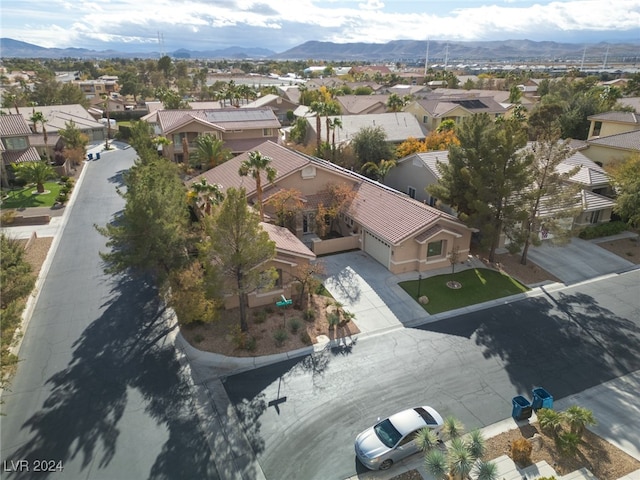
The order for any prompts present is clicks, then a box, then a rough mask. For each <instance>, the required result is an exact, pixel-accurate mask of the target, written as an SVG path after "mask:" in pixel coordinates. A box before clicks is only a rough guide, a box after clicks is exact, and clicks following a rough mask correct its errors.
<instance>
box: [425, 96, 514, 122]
mask: <svg viewBox="0 0 640 480" xmlns="http://www.w3.org/2000/svg"><path fill="white" fill-rule="evenodd" d="M416 102H417V103H418V104H419V105H420V106H421V107H422V108H423V109H424V110H425V111H426V112H427V113H429V114H430V115H432V116H434V117H442V116H445V115H446V114H447V113H449V112H450V111H451V110H453V109H454V108H456V107H458V106H459V107H462V108H464V109H465V110H468V111H469V112H470V113H485V112H486V113H505V112H506V111H507V109H506V108H505V107H503V106H502V105H500V103H498V102H496V101H495V100H494V99H493V97H489V96H485V97H480V96H472V95H464V94H461V95H455V96H454V95H443V96H429V97H427V98H423V99H419V100H416Z"/></svg>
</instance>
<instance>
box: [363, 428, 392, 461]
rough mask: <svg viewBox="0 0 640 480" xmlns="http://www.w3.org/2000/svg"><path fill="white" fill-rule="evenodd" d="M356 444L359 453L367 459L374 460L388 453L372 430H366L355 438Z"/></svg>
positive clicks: (387, 448) (387, 449)
mask: <svg viewBox="0 0 640 480" xmlns="http://www.w3.org/2000/svg"><path fill="white" fill-rule="evenodd" d="M356 444H357V446H358V448H359V449H360V451H361V452H362V453H363V454H364V455H365V456H366V457H368V458H376V457H379V456H380V455H382V454H383V453H385V452H388V451H389V447H387V446H386V445H385V444H384V443H382V442H381V441H380V439H379V438H378V436H377V435H376V432H374V431H373V428H368V429H367V430H365V431H364V432H362V433H361V434H360V435H358V437H357V438H356Z"/></svg>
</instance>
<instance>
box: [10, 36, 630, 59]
mask: <svg viewBox="0 0 640 480" xmlns="http://www.w3.org/2000/svg"><path fill="white" fill-rule="evenodd" d="M639 53H640V42H638V43H606V42H601V43H597V44H587V45H585V44H577V43H558V42H551V41H543V42H534V41H531V40H503V41H476V42H447V41H430V42H427V41H424V40H422V41H421V40H396V41H392V42H388V43H333V42H319V41H309V42H305V43H303V44H301V45H298V46H296V47H293V48H291V49H289V50H286V51H283V52H280V53H277V52H274V51H272V50H269V49H265V48H255V47H252V48H245V47H229V48H224V49H218V50H204V51H195V50H187V49H178V50H175V51H173V52H167V53H166V54H167V55H169V56H171V57H174V58H199V59H254V60H259V59H271V60H306V59H314V60H334V61H340V60H342V61H366V62H375V61H394V62H395V61H418V62H419V61H422V62H424V60H425V57H428V59H429V63H430V64H433V63H444V62H448V63H449V64H452V63H453V62H455V63H459V62H463V63H469V62H471V63H473V62H480V61H490V62H491V61H492V62H503V61H507V62H513V61H529V62H531V61H538V60H539V61H541V62H542V61H545V62H548V61H567V60H574V61H575V60H580V59H584V60H585V61H586V62H603V59H608V60H609V61H610V62H625V63H634V64H635V63H637V62H638V60H639V59H640V55H639ZM162 55H163V53H161V52H146V53H140V52H138V53H131V52H121V51H116V50H102V51H97V50H89V49H85V48H64V49H61V48H45V47H40V46H38V45H33V44H30V43H26V42H21V41H18V40H14V39H11V38H0V57H5V58H80V59H100V58H159V57H160V56H162Z"/></svg>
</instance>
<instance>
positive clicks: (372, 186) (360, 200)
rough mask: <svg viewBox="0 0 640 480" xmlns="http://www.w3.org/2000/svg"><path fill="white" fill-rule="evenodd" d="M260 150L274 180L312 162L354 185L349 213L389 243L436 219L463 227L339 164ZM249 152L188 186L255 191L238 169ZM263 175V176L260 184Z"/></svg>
mask: <svg viewBox="0 0 640 480" xmlns="http://www.w3.org/2000/svg"><path fill="white" fill-rule="evenodd" d="M257 150H258V151H260V153H262V154H263V155H267V156H269V157H271V159H272V163H271V165H272V166H273V167H274V168H275V169H276V171H277V174H276V179H275V181H274V183H275V184H277V182H278V181H279V180H280V179H282V178H284V177H287V176H289V175H291V174H293V173H295V172H298V171H300V170H302V169H303V168H304V167H306V166H309V165H314V166H315V167H316V168H322V169H324V170H327V171H330V172H333V173H334V174H335V176H336V180H335V181H336V182H339V181H340V178H343V179H344V180H345V181H350V182H352V183H354V184H355V186H354V188H355V189H356V192H357V195H356V198H355V199H354V201H353V202H352V204H351V206H350V207H349V209H348V214H349V215H350V216H351V217H352V218H353V219H354V220H355V221H356V222H358V223H359V224H360V225H362V226H363V228H365V229H367V230H370V231H371V232H372V233H375V234H376V235H378V236H380V237H382V238H383V239H384V240H386V241H388V242H389V243H392V244H398V243H400V242H402V241H404V240H406V239H407V238H410V237H411V236H412V235H415V234H419V233H421V231H422V230H424V229H427V228H429V227H431V226H433V224H434V223H435V222H437V221H438V220H442V219H445V220H447V221H448V222H449V223H451V225H452V227H456V228H458V229H459V230H464V229H466V227H465V226H464V224H462V223H461V222H460V221H459V220H458V219H457V218H456V217H454V216H452V215H449V214H447V213H445V212H442V211H440V210H438V209H436V208H434V207H431V206H429V205H425V204H423V203H421V202H419V201H417V200H414V199H412V198H410V197H409V196H407V195H405V194H403V193H400V192H398V191H397V190H394V189H392V188H389V187H387V186H385V185H382V184H380V183H378V182H374V181H372V180H370V179H368V178H366V177H364V176H362V175H360V174H358V173H355V172H352V171H350V170H347V169H345V168H342V167H339V166H337V165H335V164H333V163H331V162H328V161H326V160H321V159H318V158H315V157H311V156H308V155H304V154H302V153H299V152H295V151H292V150H289V149H287V148H285V147H283V146H280V145H277V144H276V143H274V142H265V143H263V144H262V145H260V146H259V147H258V148H257ZM248 155H249V152H246V153H243V154H242V155H239V156H237V157H235V158H232V159H231V160H229V161H227V162H225V163H223V164H222V165H218V166H217V167H215V168H213V169H211V170H209V171H207V172H204V173H203V174H202V175H200V176H198V177H196V178H193V179H191V180H189V181H188V182H187V185H189V184H191V183H193V182H196V181H199V180H200V178H205V179H206V180H207V182H208V183H219V184H221V185H222V186H223V187H224V188H225V189H228V188H231V187H234V188H239V187H244V188H246V190H247V194H248V195H249V196H251V195H253V194H255V182H254V180H253V179H252V178H250V177H241V176H240V175H239V174H238V169H239V166H240V164H241V163H242V161H243V160H245V159H246V158H248ZM264 184H266V178H264V177H263V185H264ZM321 199H322V192H316V194H315V195H308V196H307V198H306V200H307V205H312V204H314V202H315V203H317V202H319V201H321Z"/></svg>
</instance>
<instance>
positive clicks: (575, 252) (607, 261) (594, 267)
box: [529, 238, 635, 285]
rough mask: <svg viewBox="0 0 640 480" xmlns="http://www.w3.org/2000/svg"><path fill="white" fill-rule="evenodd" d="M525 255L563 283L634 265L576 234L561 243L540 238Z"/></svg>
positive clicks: (574, 281) (580, 280) (571, 282)
mask: <svg viewBox="0 0 640 480" xmlns="http://www.w3.org/2000/svg"><path fill="white" fill-rule="evenodd" d="M529 259H530V260H531V261H532V262H533V263H535V264H536V265H539V266H540V267H542V268H544V269H545V270H547V271H548V272H549V273H551V274H552V275H555V276H556V277H558V278H559V279H560V280H561V281H562V282H563V283H565V284H566V285H570V284H573V283H578V282H582V281H584V280H589V279H592V278H595V277H599V276H602V275H608V274H610V273H619V272H623V271H626V270H629V269H630V268H633V267H635V265H634V264H633V263H631V262H629V261H628V260H625V259H624V258H621V257H619V256H618V255H616V254H614V253H611V252H609V251H608V250H605V249H604V248H601V247H599V246H598V245H595V244H593V243H591V242H588V241H586V240H582V239H580V238H572V239H571V242H570V243H569V244H567V245H563V246H561V247H560V246H558V247H556V246H554V245H553V244H551V243H550V242H544V243H543V244H542V245H540V246H539V247H533V248H531V249H530V250H529Z"/></svg>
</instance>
